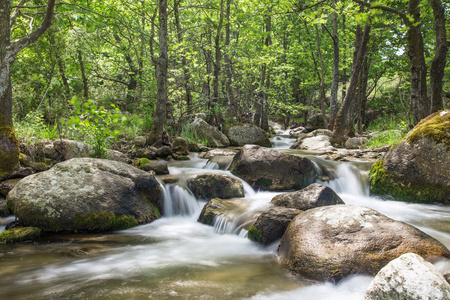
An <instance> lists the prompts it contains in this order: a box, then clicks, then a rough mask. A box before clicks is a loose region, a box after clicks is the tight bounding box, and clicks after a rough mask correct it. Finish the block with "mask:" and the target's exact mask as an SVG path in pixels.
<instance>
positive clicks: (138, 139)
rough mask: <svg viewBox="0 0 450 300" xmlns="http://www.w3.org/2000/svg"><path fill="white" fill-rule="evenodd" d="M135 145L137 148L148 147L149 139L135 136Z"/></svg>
mask: <svg viewBox="0 0 450 300" xmlns="http://www.w3.org/2000/svg"><path fill="white" fill-rule="evenodd" d="M133 144H134V145H135V146H136V147H145V146H146V145H147V138H146V137H145V136H135V137H134V139H133Z"/></svg>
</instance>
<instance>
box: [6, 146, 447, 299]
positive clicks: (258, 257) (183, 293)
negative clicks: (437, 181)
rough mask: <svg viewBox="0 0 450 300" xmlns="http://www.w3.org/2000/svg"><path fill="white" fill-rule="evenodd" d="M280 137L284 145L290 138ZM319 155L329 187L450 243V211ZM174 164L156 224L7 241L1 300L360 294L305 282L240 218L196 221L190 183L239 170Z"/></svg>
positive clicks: (252, 196)
mask: <svg viewBox="0 0 450 300" xmlns="http://www.w3.org/2000/svg"><path fill="white" fill-rule="evenodd" d="M277 141H278V143H277V144H276V145H275V147H276V148H278V149H286V148H288V146H289V144H290V143H292V140H289V141H288V140H287V138H281V139H278V140H277ZM314 161H315V162H316V163H317V164H321V163H327V164H329V165H328V166H331V167H332V168H334V169H335V170H336V172H337V174H338V178H337V179H335V180H333V181H331V182H329V183H325V184H327V185H329V186H330V187H332V188H333V189H334V190H335V191H336V192H337V193H338V194H339V196H340V197H341V198H342V199H343V200H344V202H345V203H346V204H353V205H360V206H367V207H371V208H373V209H375V210H378V211H379V212H381V213H383V214H385V215H387V216H389V217H391V218H393V219H396V220H400V221H403V222H406V223H409V224H411V225H414V226H416V227H418V228H419V229H421V230H423V231H424V232H426V233H428V234H429V235H431V236H433V237H434V238H436V239H438V240H439V241H440V242H442V243H443V244H444V245H446V246H447V247H449V248H450V218H449V217H448V216H449V214H450V207H448V206H440V205H422V204H409V203H404V202H396V201H390V200H387V199H381V198H376V197H370V196H369V195H368V188H367V183H366V182H367V173H368V172H367V171H368V168H369V166H370V164H368V163H359V164H352V163H335V162H324V161H322V160H320V159H318V158H316V157H314ZM169 169H170V172H171V174H173V175H175V176H178V177H179V178H180V184H179V185H175V186H173V185H166V186H165V188H164V194H165V200H164V207H165V215H164V216H163V217H162V218H161V219H159V220H157V221H155V222H153V223H151V224H147V225H142V226H138V227H135V228H132V229H129V230H124V231H119V232H114V233H108V234H67V235H49V236H45V237H42V238H41V239H39V240H37V241H35V242H32V243H31V242H30V243H18V244H8V245H0V266H1V267H0V278H1V281H0V282H1V284H0V299H33V300H35V299H215V300H221V299H258V300H259V299H274V300H275V299H276V300H279V299H315V300H319V299H337V300H339V299H346V300H351V299H355V300H356V299H362V298H363V295H364V291H365V289H366V287H367V286H368V284H369V283H370V281H371V279H372V278H371V277H370V276H351V277H349V278H347V279H345V280H343V281H341V282H340V283H339V284H338V285H334V284H332V283H317V282H313V281H309V280H304V279H301V278H298V277H297V276H295V275H293V274H291V273H290V272H288V271H286V270H284V269H283V268H281V267H280V266H279V265H278V263H277V256H276V249H277V243H275V244H274V245H271V246H269V247H262V246H260V245H258V244H256V243H253V242H251V241H249V240H248V239H247V238H246V230H245V229H242V227H241V224H242V220H241V223H239V222H235V223H233V222H226V221H224V220H221V221H219V222H217V224H216V226H214V227H213V226H207V225H203V224H200V223H198V222H197V218H198V216H199V214H200V211H201V209H202V207H203V205H204V204H205V203H204V202H200V201H198V200H197V199H195V197H194V196H193V195H192V194H191V193H190V191H189V190H188V189H186V187H185V179H186V178H187V177H188V176H190V175H192V174H197V173H204V172H217V173H223V174H228V175H230V176H232V175H231V174H230V173H229V171H226V170H225V169H224V167H222V170H221V169H220V168H219V165H218V164H216V163H207V161H206V160H203V159H199V158H197V156H192V160H190V161H188V162H177V163H174V164H172V165H171V166H170V168H169ZM277 194H278V193H273V192H261V191H254V190H253V189H252V188H251V187H250V186H248V185H245V198H246V199H247V200H248V201H251V203H252V205H251V206H250V210H260V209H263V208H264V207H265V206H267V205H268V203H269V202H270V200H271V199H272V198H273V197H274V196H275V195H277ZM0 230H1V229H0ZM439 267H448V266H439Z"/></svg>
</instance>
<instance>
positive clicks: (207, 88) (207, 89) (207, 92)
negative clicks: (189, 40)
mask: <svg viewBox="0 0 450 300" xmlns="http://www.w3.org/2000/svg"><path fill="white" fill-rule="evenodd" d="M206 42H207V45H206V47H203V48H202V49H203V53H204V55H205V66H206V76H205V80H204V81H203V87H202V95H203V96H204V97H205V99H206V101H207V108H208V109H210V108H211V74H212V65H213V61H212V51H211V48H210V45H211V31H210V30H209V29H208V31H207V33H206Z"/></svg>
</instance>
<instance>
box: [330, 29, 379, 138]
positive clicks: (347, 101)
mask: <svg viewBox="0 0 450 300" xmlns="http://www.w3.org/2000/svg"><path fill="white" fill-rule="evenodd" d="M370 30H371V26H370V24H369V23H366V25H365V27H364V32H363V33H362V37H361V33H358V31H359V32H361V26H359V25H358V27H357V29H356V31H357V33H356V38H355V52H354V55H353V67H352V76H351V78H350V83H349V85H348V90H347V93H346V95H345V98H344V101H343V102H342V107H341V109H340V110H339V112H338V114H337V116H336V121H335V124H334V130H333V133H332V135H331V142H332V143H333V144H336V145H342V144H343V143H344V142H345V136H346V134H347V131H349V127H350V126H352V124H353V122H352V119H353V111H354V106H355V101H356V95H357V87H358V81H359V75H360V74H361V69H362V65H363V61H364V56H365V55H366V52H367V43H368V42H369V38H370Z"/></svg>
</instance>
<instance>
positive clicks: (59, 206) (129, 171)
mask: <svg viewBox="0 0 450 300" xmlns="http://www.w3.org/2000/svg"><path fill="white" fill-rule="evenodd" d="M160 189H161V188H160V185H159V183H158V182H157V180H156V179H155V177H154V176H153V175H151V174H149V173H147V172H145V171H142V170H139V169H137V168H135V167H133V166H131V165H127V164H124V163H121V162H117V161H112V160H105V159H93V158H78V159H71V160H68V161H65V162H62V163H59V164H56V165H55V166H53V167H52V168H51V169H50V170H48V171H45V172H41V173H37V174H33V175H30V176H28V177H26V178H24V179H22V180H21V181H20V182H19V183H18V184H16V186H15V187H14V189H13V190H12V191H11V192H9V194H8V206H9V207H10V208H11V209H12V211H13V212H14V214H15V215H16V216H17V217H18V218H19V220H20V223H21V225H23V226H33V227H39V228H41V229H43V230H44V231H55V232H56V231H62V230H67V231H72V230H77V229H82V230H85V229H86V227H89V228H95V225H96V224H98V226H97V227H98V229H99V230H101V228H102V225H101V224H102V223H108V224H117V226H118V228H123V227H124V225H123V223H124V222H125V223H127V224H137V223H139V224H144V223H148V222H151V221H153V220H155V219H156V218H157V217H158V214H159V211H158V209H159V207H160V205H159V202H160V197H161V195H160V194H161V193H160ZM133 219H134V220H135V221H133ZM83 220H91V222H92V223H93V224H90V225H89V224H85V223H83V222H81V221H83ZM77 223H78V224H81V225H82V228H79V227H77ZM110 229H111V230H114V228H110Z"/></svg>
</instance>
